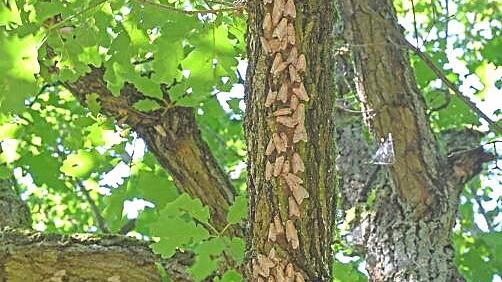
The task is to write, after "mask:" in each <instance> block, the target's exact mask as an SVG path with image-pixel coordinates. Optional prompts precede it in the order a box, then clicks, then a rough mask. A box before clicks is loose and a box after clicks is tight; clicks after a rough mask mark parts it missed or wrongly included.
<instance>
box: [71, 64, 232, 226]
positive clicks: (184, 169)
mask: <svg viewBox="0 0 502 282" xmlns="http://www.w3.org/2000/svg"><path fill="white" fill-rule="evenodd" d="M104 72H105V70H104V69H103V68H96V67H91V71H90V72H89V73H88V74H86V75H84V76H82V77H80V78H79V79H78V80H77V81H76V82H64V83H63V85H64V86H65V87H66V88H68V89H69V90H70V91H71V92H72V93H73V95H74V96H75V97H77V99H78V100H79V101H80V102H81V103H82V104H84V105H85V104H86V95H88V94H91V93H96V94H98V96H99V102H100V105H101V110H102V112H103V113H105V114H108V115H110V116H112V117H114V118H115V119H116V120H117V122H118V123H119V124H122V123H124V124H127V125H129V126H130V127H131V128H133V129H134V130H135V131H136V132H137V133H138V135H139V136H140V137H141V138H143V139H144V140H145V142H146V144H147V146H148V149H149V150H150V151H151V152H152V153H153V154H154V155H155V156H156V158H157V160H158V161H159V163H160V164H161V165H162V166H163V167H164V168H165V169H166V170H168V171H169V173H170V174H171V176H172V177H173V180H174V183H175V184H176V186H177V188H178V189H179V190H180V191H181V192H186V193H188V194H189V195H190V196H192V197H197V198H200V199H201V201H202V203H203V204H204V205H207V206H208V207H209V209H210V211H211V224H212V225H213V226H215V227H216V228H217V229H218V230H220V231H221V230H222V229H223V228H224V227H225V226H226V225H227V222H226V214H227V211H228V208H229V206H230V204H231V203H232V202H233V199H234V193H235V190H234V188H233V187H232V185H231V183H230V180H229V179H228V177H227V175H226V174H225V173H224V171H223V170H222V169H221V168H220V167H219V165H218V163H217V161H216V160H215V158H214V156H213V154H212V153H211V151H210V149H209V147H208V145H207V143H206V142H205V141H204V140H203V138H202V136H201V133H200V130H199V128H198V125H197V123H196V121H195V115H194V111H193V109H192V108H186V107H177V106H176V107H173V106H170V108H169V107H168V105H166V106H165V107H163V108H161V109H159V110H156V111H153V112H149V113H143V112H140V111H138V110H136V109H135V108H134V107H133V106H132V105H133V104H134V103H135V102H137V101H139V100H141V99H143V98H145V95H144V94H143V93H141V92H139V91H138V90H137V89H136V88H135V87H134V85H132V84H130V83H125V84H124V87H123V88H122V89H121V91H120V95H119V96H118V97H115V96H113V95H112V93H111V92H110V90H109V89H108V88H107V86H106V82H105V81H104V79H103V75H104ZM159 87H161V86H159ZM232 228H233V231H234V233H235V232H237V233H240V232H241V230H237V228H238V227H232Z"/></svg>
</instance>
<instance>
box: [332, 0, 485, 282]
mask: <svg viewBox="0 0 502 282" xmlns="http://www.w3.org/2000/svg"><path fill="white" fill-rule="evenodd" d="M338 10H339V13H340V15H341V18H342V19H343V22H340V24H341V27H342V28H343V29H344V30H343V31H344V37H345V40H346V42H347V43H348V45H349V47H350V48H351V51H352V56H353V62H354V66H355V67H354V70H355V73H354V74H355V86H356V89H357V94H358V96H359V100H360V101H361V102H362V106H363V112H364V113H363V114H364V119H365V121H366V123H367V124H368V126H369V128H370V129H371V131H372V133H373V135H374V137H375V139H376V140H380V139H383V138H386V137H387V136H388V134H391V135H392V138H393V141H394V151H395V158H394V160H393V163H392V164H390V165H387V166H381V167H380V168H379V169H378V170H380V171H381V174H379V175H376V176H373V172H374V171H375V169H369V170H364V171H363V172H362V173H363V175H362V177H361V175H359V176H358V177H352V176H351V175H350V174H347V175H346V177H349V179H346V181H344V182H343V186H342V188H341V189H343V190H344V189H351V186H352V185H353V184H352V182H353V183H355V184H357V185H358V186H366V187H365V189H366V190H368V189H371V188H373V189H377V194H376V195H377V197H376V200H375V202H374V204H373V206H371V208H370V212H369V213H368V214H367V216H365V217H364V218H362V219H361V221H360V222H359V226H358V228H356V230H355V233H354V235H355V240H356V241H357V242H358V243H359V244H361V249H362V251H363V252H365V254H366V262H367V269H368V272H369V274H370V280H371V281H461V280H463V279H462V278H461V277H460V275H459V274H458V271H457V269H456V267H455V265H454V263H453V249H452V246H451V238H450V235H451V232H452V226H453V224H454V222H455V217H456V212H457V208H458V201H459V194H460V191H461V189H462V187H463V184H464V183H465V181H467V180H468V179H470V177H472V176H473V175H475V174H476V173H478V172H479V170H480V169H481V165H482V163H483V162H486V161H488V160H489V159H490V158H492V157H493V156H491V157H490V156H489V154H486V153H484V152H483V151H482V150H481V151H480V150H477V151H476V153H475V152H464V153H463V154H462V156H463V157H460V156H459V155H457V156H454V155H452V156H451V157H450V158H449V159H447V158H446V156H443V155H441V154H440V152H439V149H438V147H437V143H436V140H435V138H434V136H433V134H432V132H431V130H430V128H429V123H428V120H427V116H426V114H425V103H424V101H423V97H422V95H421V93H420V91H419V90H418V88H417V85H416V81H415V77H414V74H413V71H412V68H411V66H410V63H409V59H408V54H407V51H406V50H405V48H403V46H406V45H405V44H404V41H403V40H404V37H403V34H402V32H401V29H400V27H399V26H398V24H397V20H396V17H395V11H394V10H393V7H392V3H391V1H388V0H379V1H373V0H372V1H370V0H339V1H338ZM351 46H352V47H351ZM357 130H359V129H357V128H356V131H357ZM338 132H339V137H340V136H342V135H343V133H344V131H342V130H339V131H338ZM349 135H350V134H349ZM356 135H357V133H356ZM342 137H343V136H342ZM340 143H342V142H340ZM346 143H347V142H345V144H346ZM356 143H357V144H363V143H364V142H363V143H361V142H356ZM340 146H343V145H340ZM363 147H364V146H363ZM341 150H342V149H341ZM342 151H343V150H342ZM345 151H351V149H347V150H345ZM371 151H372V149H367V150H362V152H363V154H355V156H354V157H355V159H356V160H355V161H354V160H352V162H355V163H361V162H363V160H364V159H366V162H367V163H368V161H370V159H369V158H370V155H369V154H368V153H365V152H371ZM373 152H374V151H373ZM468 154H470V156H471V157H472V156H473V154H476V158H475V160H473V161H471V162H469V161H467V159H468V158H467V159H466V158H465V157H466V156H468ZM341 158H348V159H351V158H352V156H350V154H345V155H341ZM461 160H463V161H461ZM339 163H342V164H343V163H346V162H345V161H344V160H343V159H342V160H340V161H339ZM373 167H375V168H377V167H378V166H377V165H373ZM346 169H347V170H348V168H346ZM464 169H465V170H466V171H464ZM387 175H388V177H387ZM371 176H373V177H374V179H373V182H372V179H370V178H371ZM351 178H352V180H353V181H352V180H351ZM368 184H369V187H368ZM366 192H367V191H366ZM366 192H365V193H366ZM349 194H350V192H345V193H344V192H343V191H342V195H345V198H348V197H347V196H346V195H349ZM347 201H348V202H350V201H352V200H350V199H349V200H347ZM352 204H353V203H352Z"/></svg>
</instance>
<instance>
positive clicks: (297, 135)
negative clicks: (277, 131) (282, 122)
mask: <svg viewBox="0 0 502 282" xmlns="http://www.w3.org/2000/svg"><path fill="white" fill-rule="evenodd" d="M300 141H304V142H307V130H306V129H305V125H304V124H303V123H300V124H298V126H297V127H296V128H295V132H294V133H293V143H298V142H300Z"/></svg>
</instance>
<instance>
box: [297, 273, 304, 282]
mask: <svg viewBox="0 0 502 282" xmlns="http://www.w3.org/2000/svg"><path fill="white" fill-rule="evenodd" d="M295 277H296V278H295V279H296V280H295V282H305V278H303V275H302V274H301V273H300V272H297V273H296V276H295Z"/></svg>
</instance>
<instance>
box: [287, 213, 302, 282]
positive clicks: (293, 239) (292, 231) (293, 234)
mask: <svg viewBox="0 0 502 282" xmlns="http://www.w3.org/2000/svg"><path fill="white" fill-rule="evenodd" d="M286 240H288V242H290V243H291V246H292V247H293V249H298V246H300V241H299V240H298V231H296V227H295V225H294V223H293V221H291V220H288V221H287V222H286ZM288 266H289V265H288ZM286 269H287V267H286ZM286 274H287V276H288V277H289V272H288V271H287V270H286Z"/></svg>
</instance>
